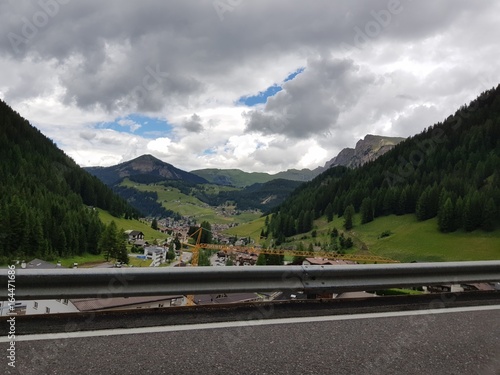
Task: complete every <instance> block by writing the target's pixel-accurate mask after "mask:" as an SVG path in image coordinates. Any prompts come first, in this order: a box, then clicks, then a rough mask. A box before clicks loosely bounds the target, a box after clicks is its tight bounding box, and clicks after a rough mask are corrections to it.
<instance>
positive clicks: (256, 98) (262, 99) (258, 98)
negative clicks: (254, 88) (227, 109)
mask: <svg viewBox="0 0 500 375" xmlns="http://www.w3.org/2000/svg"><path fill="white" fill-rule="evenodd" d="M304 69H305V68H299V69H297V70H296V71H295V72H293V73H291V74H289V75H288V76H287V77H286V78H285V79H284V80H283V82H282V83H281V84H279V85H278V84H274V85H272V86H269V87H268V88H267V89H265V90H264V91H260V92H259V93H258V94H257V95H251V96H242V97H241V98H239V99H238V100H237V102H236V104H239V105H246V106H247V107H253V106H256V105H257V104H264V103H266V101H267V98H269V97H271V96H274V95H276V94H277V93H279V92H280V91H281V90H283V87H282V84H283V83H285V82H288V81H291V80H292V79H294V78H295V77H297V76H298V75H299V74H300V73H302V72H303V71H304Z"/></svg>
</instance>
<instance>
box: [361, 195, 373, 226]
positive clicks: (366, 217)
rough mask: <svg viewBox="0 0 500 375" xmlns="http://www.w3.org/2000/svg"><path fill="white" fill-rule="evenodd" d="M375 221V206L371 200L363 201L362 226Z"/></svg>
mask: <svg viewBox="0 0 500 375" xmlns="http://www.w3.org/2000/svg"><path fill="white" fill-rule="evenodd" d="M370 221H373V205H372V200H371V199H370V198H365V199H363V202H362V203H361V224H366V223H369V222H370Z"/></svg>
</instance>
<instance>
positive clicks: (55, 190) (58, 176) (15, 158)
mask: <svg viewBox="0 0 500 375" xmlns="http://www.w3.org/2000/svg"><path fill="white" fill-rule="evenodd" d="M0 181H1V184H0V263H7V262H8V261H9V260H12V259H19V258H29V257H39V258H43V259H46V260H52V259H55V258H59V257H67V256H73V255H80V254H83V253H85V252H88V253H94V254H96V253H98V252H99V246H98V243H99V240H100V236H101V233H102V231H103V229H104V228H103V225H102V224H101V222H100V220H99V217H98V213H97V210H96V209H95V207H98V208H101V209H104V210H108V211H109V212H110V213H112V214H113V215H115V216H122V217H126V218H135V217H139V212H138V211H137V210H135V209H133V208H132V207H131V206H129V205H128V204H127V202H125V201H124V200H123V199H121V198H120V197H118V196H117V195H115V194H114V193H113V192H112V191H111V190H110V189H109V188H108V187H106V186H105V185H104V184H103V183H102V182H100V181H99V180H98V179H97V178H96V177H93V176H91V175H89V174H88V173H87V172H85V171H84V170H83V169H82V168H80V167H79V166H78V165H77V164H76V163H75V162H74V161H73V160H72V159H71V158H69V157H68V156H67V155H66V154H64V152H62V151H61V150H60V149H58V148H57V146H56V145H55V144H54V143H53V142H52V141H51V140H50V139H48V138H47V137H45V136H44V135H43V134H42V133H41V132H40V131H39V130H37V129H36V128H34V127H33V126H31V125H30V124H29V122H28V121H27V120H25V119H23V118H22V117H21V116H20V115H19V114H18V113H17V112H15V111H13V110H12V109H11V108H10V107H9V106H8V105H7V104H6V103H4V102H3V101H1V100H0Z"/></svg>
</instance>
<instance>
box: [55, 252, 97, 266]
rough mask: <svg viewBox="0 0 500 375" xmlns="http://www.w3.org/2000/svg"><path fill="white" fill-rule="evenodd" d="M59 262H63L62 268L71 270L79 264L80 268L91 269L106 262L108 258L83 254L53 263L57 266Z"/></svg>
mask: <svg viewBox="0 0 500 375" xmlns="http://www.w3.org/2000/svg"><path fill="white" fill-rule="evenodd" d="M58 260H60V261H61V266H63V267H68V268H71V267H73V264H74V263H78V267H91V266H94V265H96V264H99V263H103V262H105V261H106V258H105V257H104V255H103V254H99V255H94V254H83V255H79V256H74V257H71V258H64V259H57V260H55V261H53V262H51V263H54V264H56V263H57V261H58Z"/></svg>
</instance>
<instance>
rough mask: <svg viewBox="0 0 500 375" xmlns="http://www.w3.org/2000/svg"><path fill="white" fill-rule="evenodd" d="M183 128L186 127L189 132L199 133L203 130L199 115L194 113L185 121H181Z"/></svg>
mask: <svg viewBox="0 0 500 375" xmlns="http://www.w3.org/2000/svg"><path fill="white" fill-rule="evenodd" d="M182 125H183V126H184V129H186V130H187V131H188V132H190V133H199V132H201V131H202V130H203V125H202V124H201V117H200V116H198V115H197V114H196V113H193V115H192V116H191V117H190V118H189V119H188V120H186V121H184V122H183V123H182Z"/></svg>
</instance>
